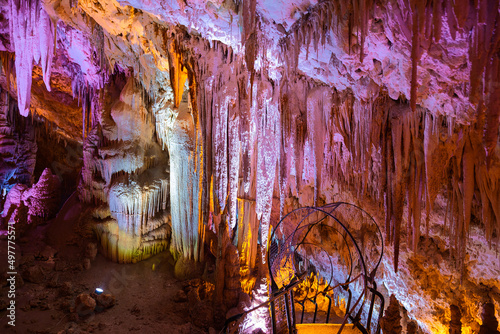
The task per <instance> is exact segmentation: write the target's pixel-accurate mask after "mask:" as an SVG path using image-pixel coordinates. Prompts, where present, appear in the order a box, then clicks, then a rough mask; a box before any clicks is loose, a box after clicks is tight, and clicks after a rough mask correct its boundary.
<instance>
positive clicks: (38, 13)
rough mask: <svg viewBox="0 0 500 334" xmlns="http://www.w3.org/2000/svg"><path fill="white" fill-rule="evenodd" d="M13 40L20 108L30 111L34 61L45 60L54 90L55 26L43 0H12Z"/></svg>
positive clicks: (45, 72) (45, 75)
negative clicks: (41, 1)
mask: <svg viewBox="0 0 500 334" xmlns="http://www.w3.org/2000/svg"><path fill="white" fill-rule="evenodd" d="M9 9H10V19H9V29H10V37H11V44H12V45H13V46H14V50H15V53H16V59H15V66H16V80H17V97H18V104H19V112H20V113H21V115H23V116H27V115H28V113H29V106H30V99H31V80H32V79H31V75H32V70H33V61H35V63H38V62H39V61H41V65H42V73H43V79H44V82H45V85H46V87H47V90H49V91H50V72H51V65H52V57H53V49H54V39H53V37H52V36H54V34H55V33H54V30H55V27H54V25H53V23H52V21H51V19H50V17H49V16H48V15H47V13H46V12H45V10H44V9H43V6H41V3H40V1H39V0H32V1H14V0H10V1H9Z"/></svg>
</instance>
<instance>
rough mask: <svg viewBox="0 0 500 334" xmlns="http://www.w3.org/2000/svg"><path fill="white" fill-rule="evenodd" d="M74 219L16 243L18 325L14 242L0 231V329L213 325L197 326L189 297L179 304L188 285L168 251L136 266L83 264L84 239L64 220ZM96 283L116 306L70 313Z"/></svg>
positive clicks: (176, 329) (159, 329)
mask: <svg viewBox="0 0 500 334" xmlns="http://www.w3.org/2000/svg"><path fill="white" fill-rule="evenodd" d="M77 209H78V208H77ZM73 211H80V210H73ZM76 214H78V212H73V216H74V215H76ZM71 216H72V214H71V212H69V211H68V212H67V213H66V215H65V218H66V219H59V220H58V219H54V220H53V221H50V222H49V223H47V224H45V225H42V226H38V227H36V228H31V229H29V230H28V231H26V232H25V233H24V234H23V235H22V237H20V238H19V239H18V240H16V255H15V256H16V262H17V264H16V270H17V272H19V274H21V273H22V275H18V277H17V278H16V289H15V294H16V295H15V298H14V299H13V300H15V305H16V313H15V327H13V326H11V325H9V324H8V321H10V319H9V318H8V317H7V315H8V313H7V312H8V311H7V310H6V307H7V306H8V303H9V302H10V300H11V299H9V298H8V291H9V286H8V284H7V278H8V275H7V274H6V272H7V271H8V270H7V269H8V263H7V247H8V241H7V236H6V235H5V234H3V235H1V236H0V261H1V263H0V276H1V277H2V283H1V284H0V310H1V311H0V333H23V334H24V333H40V334H42V333H60V334H63V333H79V334H84V333H129V332H133V333H185V334H190V333H193V334H195V333H206V332H209V328H208V326H207V328H198V327H196V326H194V325H193V324H192V323H191V315H190V313H191V312H190V310H189V305H188V303H187V302H186V301H180V302H179V300H177V301H178V302H175V301H174V297H175V295H176V294H177V293H178V292H179V291H180V290H182V289H183V286H185V283H184V282H182V281H179V280H177V279H176V278H175V277H174V274H173V273H174V259H173V258H172V256H171V255H170V252H168V251H166V252H162V253H160V254H157V255H155V256H153V257H151V258H149V259H147V260H144V261H141V262H138V263H135V264H118V263H115V262H112V261H110V260H108V259H106V258H104V257H103V256H102V255H100V254H98V255H97V256H96V258H95V259H94V260H93V261H91V266H90V268H89V269H84V264H83V256H82V247H81V244H82V243H81V240H76V239H75V238H78V236H77V235H76V234H74V232H73V229H72V228H70V226H67V225H64V226H63V225H61V224H69V223H68V217H69V218H71ZM73 218H74V217H73ZM70 220H73V219H70ZM51 240H52V241H51ZM78 245H80V246H78ZM19 276H21V277H22V278H21V277H19ZM97 287H100V288H102V289H104V293H111V294H112V295H113V296H114V297H115V298H116V304H115V305H114V306H113V307H111V308H108V309H106V310H104V311H103V312H100V313H95V312H91V313H90V315H88V316H86V317H85V318H82V317H79V316H77V313H75V312H72V310H73V308H74V304H75V299H76V296H78V295H79V294H80V293H92V292H93V291H94V290H95V288H97ZM210 331H211V332H214V330H213V329H210Z"/></svg>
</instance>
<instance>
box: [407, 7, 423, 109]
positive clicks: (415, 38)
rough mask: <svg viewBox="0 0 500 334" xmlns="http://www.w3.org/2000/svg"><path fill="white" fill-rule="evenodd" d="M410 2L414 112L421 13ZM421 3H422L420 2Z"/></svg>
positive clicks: (412, 103)
mask: <svg viewBox="0 0 500 334" xmlns="http://www.w3.org/2000/svg"><path fill="white" fill-rule="evenodd" d="M414 2H415V1H412V7H411V10H412V13H413V15H412V26H413V29H412V41H411V89H410V90H411V91H410V102H411V109H412V110H413V111H414V112H415V111H416V108H417V80H418V77H417V76H418V61H419V59H420V29H421V27H419V24H420V18H421V15H423V13H421V12H420V6H419V5H417V4H416V3H414ZM421 2H422V1H421Z"/></svg>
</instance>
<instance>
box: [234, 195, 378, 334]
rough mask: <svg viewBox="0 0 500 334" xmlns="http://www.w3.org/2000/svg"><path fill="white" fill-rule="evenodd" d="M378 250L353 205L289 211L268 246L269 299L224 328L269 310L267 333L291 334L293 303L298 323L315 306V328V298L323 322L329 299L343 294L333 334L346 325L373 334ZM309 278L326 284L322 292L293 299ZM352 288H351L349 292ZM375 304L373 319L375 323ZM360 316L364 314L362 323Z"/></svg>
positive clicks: (370, 226) (373, 230)
mask: <svg viewBox="0 0 500 334" xmlns="http://www.w3.org/2000/svg"><path fill="white" fill-rule="evenodd" d="M383 246H384V245H383V237H382V233H381V230H380V228H379V226H378V225H377V224H376V222H375V220H374V219H373V218H372V217H371V216H370V215H369V214H368V213H367V212H366V211H364V210H363V209H361V208H359V207H358V206H355V205H352V204H349V203H345V202H336V203H332V204H327V205H324V206H321V207H302V208H299V209H296V210H293V211H292V212H290V213H289V214H287V215H286V216H285V217H283V219H281V221H280V222H279V223H278V224H277V225H276V227H275V228H274V229H273V232H272V234H271V238H270V241H269V244H268V251H267V257H268V261H267V262H268V267H269V275H270V277H271V297H270V299H269V300H268V301H266V302H264V303H262V304H260V305H257V306H255V307H254V308H252V309H250V310H248V311H246V312H244V313H241V314H238V315H236V316H234V317H232V318H230V319H228V320H227V321H226V326H225V329H226V328H227V326H228V325H229V324H230V323H232V322H235V321H236V320H238V319H240V318H241V317H243V316H244V315H246V314H248V313H250V312H253V311H255V310H256V309H259V308H261V307H269V308H270V314H271V323H272V328H273V333H275V334H276V333H295V332H296V320H295V303H297V304H298V305H300V306H301V308H302V310H301V317H300V323H302V322H303V320H304V313H305V303H306V302H311V303H312V304H313V305H315V308H314V312H313V323H315V322H316V320H317V314H318V305H317V303H316V298H317V297H318V296H320V295H321V296H323V297H325V298H327V299H328V300H329V302H328V309H327V314H326V321H325V322H324V323H329V321H330V315H331V311H332V298H333V297H334V295H335V293H336V292H338V293H337V295H344V296H346V299H347V303H346V308H345V316H344V318H343V321H342V323H341V325H340V328H339V331H338V333H341V332H342V330H343V329H344V327H345V325H346V324H347V323H348V322H351V323H352V324H353V325H354V326H356V327H357V328H358V329H359V330H360V331H361V332H362V333H366V334H368V333H372V332H374V333H376V334H378V333H379V332H380V326H379V320H380V317H381V314H382V311H383V308H384V297H383V296H382V294H381V293H380V292H378V290H377V285H376V282H375V275H376V271H377V269H378V267H379V265H380V263H381V260H382V256H383ZM311 273H314V274H315V275H317V276H320V275H321V276H322V277H325V278H327V279H328V281H327V282H326V284H324V287H323V288H320V287H319V285H318V287H317V289H316V291H315V294H314V295H313V296H312V297H308V295H307V294H306V296H305V297H304V298H297V296H295V295H294V290H296V288H297V286H298V285H299V284H301V283H303V282H305V278H306V277H307V276H308V275H310V274H311ZM353 286H356V289H352V287H353ZM369 295H371V296H370V297H369ZM368 299H369V300H368ZM376 305H378V317H377V318H376V320H375V319H374V317H373V314H374V307H375V306H376ZM277 306H281V307H277ZM283 306H284V310H283ZM366 306H368V308H366ZM282 313H284V314H282ZM364 314H365V315H366V314H367V316H365V319H363V315H364ZM374 324H376V327H374ZM280 326H281V327H280Z"/></svg>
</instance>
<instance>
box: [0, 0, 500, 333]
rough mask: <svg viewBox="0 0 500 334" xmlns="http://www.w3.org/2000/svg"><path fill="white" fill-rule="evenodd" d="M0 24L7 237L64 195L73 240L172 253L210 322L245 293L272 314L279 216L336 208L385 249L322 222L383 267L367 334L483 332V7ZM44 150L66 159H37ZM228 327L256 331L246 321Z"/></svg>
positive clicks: (76, 5) (287, 10)
mask: <svg viewBox="0 0 500 334" xmlns="http://www.w3.org/2000/svg"><path fill="white" fill-rule="evenodd" d="M0 18H1V21H0V22H1V23H0V57H1V60H2V70H1V75H0V156H1V158H2V160H1V162H0V164H1V165H0V186H1V188H2V190H1V202H0V204H1V207H3V212H2V217H3V218H4V223H8V222H9V221H12V222H14V221H15V222H16V224H17V223H18V222H19V221H20V220H23V219H28V220H29V217H40V218H42V219H41V220H40V219H38V220H36V222H37V224H42V223H44V222H46V221H48V220H49V219H52V218H53V217H55V216H57V213H58V211H59V209H60V208H61V205H62V204H63V203H64V202H65V201H66V200H67V197H68V196H69V194H72V193H73V192H75V195H74V196H75V197H72V198H76V197H78V198H79V202H80V203H81V205H82V207H81V211H79V212H78V214H77V213H75V217H76V216H77V218H75V221H76V223H75V226H76V227H75V229H76V230H78V231H79V233H81V235H83V236H85V237H86V238H90V239H92V240H90V241H89V242H94V241H95V242H97V243H98V245H99V246H98V248H99V251H100V252H101V253H102V254H103V255H105V256H106V257H107V258H109V259H111V260H112V261H115V262H119V263H135V262H138V261H141V260H145V259H146V258H149V257H151V256H153V255H155V254H158V253H162V252H165V251H168V252H170V253H171V254H172V256H173V258H174V259H175V260H176V261H178V262H177V263H178V267H179V268H180V269H178V270H179V272H183V273H187V272H189V274H190V275H191V274H193V273H195V274H196V275H199V276H203V277H204V279H207V280H211V282H210V284H214V286H215V287H214V293H213V296H212V295H211V297H210V298H213V303H212V304H213V305H212V306H213V307H214V310H215V314H214V315H213V318H218V317H219V318H221V319H225V316H226V314H229V313H226V312H227V311H229V309H232V308H234V309H233V311H234V312H237V311H238V312H240V311H241V312H243V311H248V310H249V309H250V308H249V306H248V305H246V304H245V303H244V302H243V301H244V300H246V299H245V298H247V297H245V296H243V295H244V294H243V291H244V292H245V293H247V294H249V295H250V298H251V302H250V304H251V305H252V306H257V302H256V301H258V303H261V302H263V301H264V300H265V297H266V296H267V295H268V293H269V291H270V290H269V289H270V286H269V284H270V280H269V276H268V273H267V267H266V266H267V260H268V256H267V255H268V248H269V245H271V243H270V241H269V240H270V237H271V235H272V234H273V232H274V231H275V229H276V227H277V226H278V223H279V222H280V220H281V219H282V218H283V217H285V215H286V214H288V213H289V212H292V211H293V210H294V209H297V208H300V207H305V206H315V207H319V206H323V205H325V204H327V203H332V202H348V203H352V204H355V205H357V206H359V207H360V208H362V209H364V210H365V211H366V213H367V214H370V215H371V216H373V218H374V221H375V222H376V223H377V224H378V226H379V227H380V229H381V231H382V235H383V237H382V239H383V240H381V239H380V238H379V237H378V234H377V233H375V232H374V231H375V229H374V228H373V230H372V229H366V226H365V225H363V224H362V223H361V222H360V221H359V220H357V218H358V217H357V216H355V215H351V214H350V213H349V212H346V213H338V214H339V215H340V216H338V217H339V219H340V220H342V221H345V222H347V223H346V226H347V229H348V230H349V231H350V232H351V233H353V235H354V237H353V238H352V239H353V240H357V241H359V243H360V244H361V247H360V248H361V249H362V251H363V252H362V253H363V254H362V256H365V255H366V256H368V257H369V256H372V257H374V258H377V259H378V256H379V255H382V254H383V256H382V260H381V262H380V266H379V267H377V268H378V271H377V272H376V273H375V272H374V273H373V277H371V278H373V281H374V282H376V285H377V286H378V287H379V290H380V291H381V293H382V294H383V296H384V297H385V300H386V304H385V305H386V307H387V306H388V305H390V306H389V311H388V312H389V314H388V315H387V316H386V317H385V318H384V319H385V320H384V321H385V322H382V323H384V324H385V325H383V326H382V328H383V329H385V328H384V326H389V327H391V328H396V327H397V328H399V327H398V326H396V325H394V326H393V325H387V324H390V323H391V322H399V321H400V322H401V324H400V326H401V330H402V331H403V332H404V331H408V332H415V331H417V332H419V331H421V332H426V333H431V332H432V333H448V332H449V330H450V328H452V329H451V330H452V332H453V333H455V332H459V329H458V328H459V327H461V330H462V333H476V332H479V331H480V330H483V331H484V329H482V328H484V326H490V327H494V321H493V320H488V324H485V323H484V322H485V320H484V319H483V318H482V313H481V312H483V311H482V306H483V305H493V306H494V307H493V310H494V311H492V308H491V306H488V307H487V310H486V311H485V312H486V313H487V315H488V317H490V318H491V316H492V315H493V318H494V317H495V316H496V318H497V319H498V318H499V313H498V312H499V310H500V258H499V256H498V250H499V242H500V145H499V139H500V136H499V127H500V4H499V1H498V0H477V1H468V0H456V1H451V0H432V1H416V0H382V1H371V0H349V1H338V0H319V1H316V0H292V1H284V0H279V1H271V0H262V1H256V0H224V1H222V0H213V1H201V0H169V1H149V0H110V1H104V0H92V1H90V0H45V1H40V0H30V1H27V0H0ZM47 143H53V144H51V145H57V152H67V156H66V155H65V154H62V155H63V156H61V157H56V156H54V157H53V159H57V163H53V162H50V161H47V159H45V158H43V157H41V153H39V154H37V145H38V146H40V147H43V150H40V151H43V152H46V150H47V146H48V144H47ZM70 148H71V149H70ZM54 151H56V149H54ZM54 161H55V160H54ZM61 166H63V168H62V169H61ZM56 167H58V168H56ZM46 168H48V169H46ZM56 169H57V170H56ZM42 171H43V172H42ZM70 175H78V178H77V180H72V181H73V182H69V181H68V178H69V177H72V178H73V176H70ZM35 182H37V183H35ZM58 184H59V185H58ZM61 188H63V189H61ZM66 188H68V189H66ZM75 212H76V211H75ZM23 217H26V218H23ZM57 217H58V219H60V220H61V221H62V220H64V217H63V215H62V213H61V215H60V216H57ZM290 217H292V216H290ZM56 220H57V219H56ZM30 221H31V220H30ZM302 221H303V220H300V219H298V218H297V219H295V220H294V219H291V218H290V219H287V220H284V222H285V223H283V225H281V227H280V228H279V232H280V233H284V232H283V231H285V232H288V231H292V230H293V229H294V228H295V227H296V226H297V225H298V224H300V223H301V222H302ZM50 224H51V223H50V222H49V225H50ZM325 224H326V223H325ZM333 227H335V226H333ZM329 228H332V226H330V227H325V228H324V229H319V230H318V231H319V232H317V233H316V232H314V233H316V234H312V237H311V240H314V242H316V243H319V244H324V249H325V252H326V253H328V252H330V253H332V254H330V255H331V256H332V258H335V259H338V260H336V262H335V266H337V267H335V270H336V272H337V273H339V275H340V274H341V273H345V272H346V270H347V269H346V268H347V267H348V266H349V265H352V266H354V265H353V263H349V261H347V260H345V258H346V256H347V255H346V254H347V252H348V250H347V248H349V247H354V244H349V245H348V246H346V244H348V242H347V241H346V240H351V239H348V238H346V237H345V233H344V234H342V233H337V232H335V231H333V232H332V231H330V230H329ZM328 231H330V232H328ZM377 231H378V230H377ZM335 233H337V234H338V235H336V234H335ZM375 235H377V237H376V238H375V237H374V236H375ZM341 237H342V238H341ZM342 242H345V244H342ZM382 242H383V243H382ZM342 245H343V246H342ZM382 245H385V248H383V253H382V251H381V249H382ZM321 252H322V251H312V255H311V258H313V259H314V260H311V261H310V262H311V263H313V267H314V274H315V275H317V278H316V279H317V280H318V281H319V280H321V279H322V278H325V277H326V278H328V277H330V276H331V275H330V274H329V273H328V272H327V271H329V270H330V271H331V267H332V265H331V263H330V262H328V261H327V259H330V258H329V257H322V255H321V254H322V253H321ZM351 262H352V260H351ZM188 263H191V264H193V268H195V269H196V270H193V271H192V272H191V271H189V270H184V269H186V268H185V264H188ZM377 265H378V263H377ZM346 266H347V267H346ZM310 268H312V267H310ZM324 268H329V269H328V270H327V269H324ZM371 268H373V267H371ZM292 269H293V268H292ZM292 269H290V273H292V274H293V273H294V272H293V270H292ZM153 271H154V268H153ZM186 275H187V274H186ZM329 275H330V276H329ZM371 278H370V279H371ZM339 282H340V280H339ZM357 288H359V287H357ZM358 290H359V289H358ZM360 293H361V292H360V291H358V292H356V291H355V292H354V295H355V296H359V295H360ZM389 296H391V298H390V303H389ZM198 302H200V301H198ZM198 304H200V303H198ZM202 304H203V307H205V306H206V305H205V304H208V301H206V300H204V301H203V303H202ZM340 304H342V303H340V302H339V305H340ZM200 305H201V304H200ZM452 305H453V306H452ZM450 307H451V308H450ZM457 307H458V309H457ZM450 310H451V311H450ZM212 311H213V310H210V312H212ZM379 311H380V312H379ZM382 311H383V310H377V312H376V313H377V314H379V313H380V315H382V314H383V312H382ZM396 311H400V313H401V315H399V314H396V313H397V312H396ZM210 312H208V311H207V313H206V314H212V313H210ZM234 312H233V313H234ZM365 313H366V312H365ZM365 313H363V316H362V317H363V318H366V314H365ZM391 313H393V314H392V315H391ZM493 313H494V314H493ZM204 314H205V313H204ZM220 314H222V315H220ZM400 318H401V319H400ZM490 318H489V319H490ZM493 318H491V319H493ZM242 319H243V320H242V321H241V323H240V324H239V325H238V326H239V327H238V328H239V329H240V331H242V332H246V331H250V332H251V331H254V330H257V328H260V329H261V330H263V331H266V330H270V326H271V325H270V323H269V318H268V315H266V312H262V310H259V311H256V312H255V313H249V314H248V315H246V316H245V317H243V318H242ZM216 322H217V321H216ZM219 322H220V321H219ZM222 322H223V321H222ZM492 324H493V325H492ZM219 325H220V324H219ZM266 326H267V327H266ZM497 326H498V325H497ZM417 327H418V328H417ZM490 327H488V328H490Z"/></svg>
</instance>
